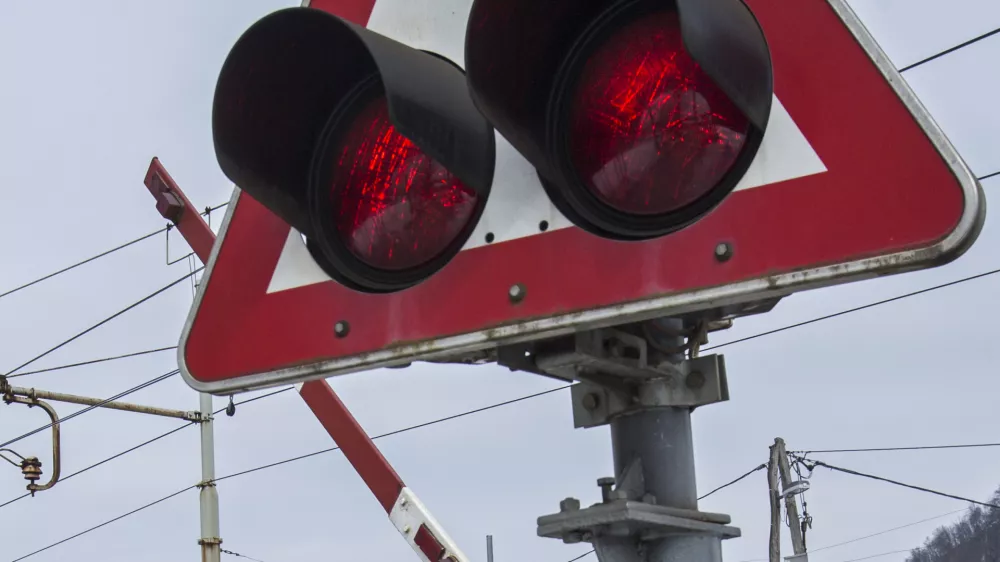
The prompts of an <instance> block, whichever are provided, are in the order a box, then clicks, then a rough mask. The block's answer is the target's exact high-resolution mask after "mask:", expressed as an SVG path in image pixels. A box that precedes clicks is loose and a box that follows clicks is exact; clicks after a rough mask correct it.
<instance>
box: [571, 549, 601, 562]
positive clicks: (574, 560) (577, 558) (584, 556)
mask: <svg viewBox="0 0 1000 562" xmlns="http://www.w3.org/2000/svg"><path fill="white" fill-rule="evenodd" d="M595 552H597V551H596V550H591V551H589V552H584V553H583V554H581V555H580V556H577V557H576V558H570V559H569V560H567V561H566V562H576V561H577V560H580V559H581V558H586V557H587V556H590V555H591V554H594V553H595Z"/></svg>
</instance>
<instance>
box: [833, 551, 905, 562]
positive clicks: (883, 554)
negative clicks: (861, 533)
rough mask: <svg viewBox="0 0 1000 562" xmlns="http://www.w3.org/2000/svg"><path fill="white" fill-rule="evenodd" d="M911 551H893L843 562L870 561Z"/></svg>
mask: <svg viewBox="0 0 1000 562" xmlns="http://www.w3.org/2000/svg"><path fill="white" fill-rule="evenodd" d="M911 550H912V549H909V548H907V549H905V550H893V551H891V552H881V553H879V554H872V555H871V556H865V557H863V558H851V559H850V560H844V561H843V562H861V561H862V560H871V559H872V558H881V557H882V556H889V555H890V554H902V553H904V552H910V551H911Z"/></svg>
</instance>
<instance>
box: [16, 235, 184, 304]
mask: <svg viewBox="0 0 1000 562" xmlns="http://www.w3.org/2000/svg"><path fill="white" fill-rule="evenodd" d="M166 231H167V229H166V228H165V227H164V228H161V229H159V230H155V231H153V232H150V233H149V234H145V235H143V236H140V237H138V238H136V239H135V240H129V241H128V242H126V243H124V244H122V245H120V246H115V247H114V248H111V249H110V250H104V251H103V252H101V253H99V254H97V255H96V256H91V257H89V258H87V259H85V260H83V261H78V262H76V263H74V264H73V265H68V266H66V267H64V268H62V269H60V270H59V271H53V272H52V273H49V274H48V275H43V276H42V277H39V278H38V279H35V280H34V281H29V282H27V283H25V284H23V285H20V286H17V287H14V288H13V289H10V290H8V291H6V292H3V293H0V299H2V298H3V297H6V296H7V295H12V294H14V293H16V292H18V291H20V290H22V289H27V288H28V287H31V286H32V285H37V284H38V283H41V282H42V281H46V280H48V279H52V278H53V277H55V276H56V275H61V274H63V273H66V272H67V271H70V270H73V269H76V268H78V267H80V266H81V265H86V264H88V263H90V262H92V261H94V260H97V259H100V258H103V257H104V256H107V255H110V254H113V253H115V252H117V251H118V250H124V249H125V248H128V247H129V246H132V245H134V244H138V243H139V242H142V241H143V240H148V239H150V238H152V237H154V236H156V235H157V234H161V233H163V232H166Z"/></svg>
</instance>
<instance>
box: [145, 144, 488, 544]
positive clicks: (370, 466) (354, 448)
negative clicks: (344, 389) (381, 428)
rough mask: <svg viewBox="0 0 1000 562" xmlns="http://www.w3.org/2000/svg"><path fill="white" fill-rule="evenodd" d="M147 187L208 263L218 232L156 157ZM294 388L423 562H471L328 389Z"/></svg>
mask: <svg viewBox="0 0 1000 562" xmlns="http://www.w3.org/2000/svg"><path fill="white" fill-rule="evenodd" d="M145 184H146V187H147V188H148V189H149V191H150V193H152V195H153V197H154V198H155V199H156V208H157V210H158V211H160V215H162V216H163V218H165V219H167V220H169V221H170V222H171V223H173V224H174V225H175V226H176V227H177V230H178V231H179V232H180V233H181V236H183V237H184V239H185V240H187V242H188V244H189V245H190V246H191V249H192V250H193V251H194V253H195V255H196V256H198V258H199V259H200V260H201V261H202V263H206V264H207V263H208V256H209V255H210V254H211V253H212V245H213V244H214V243H215V234H214V233H213V232H212V230H211V229H210V228H209V227H208V223H206V222H205V220H204V219H203V218H202V217H201V214H200V213H199V212H198V210H197V209H196V208H195V207H194V205H192V204H191V201H190V200H188V198H187V196H186V195H184V192H183V191H181V188H180V187H179V186H178V185H177V183H176V182H174V180H173V178H171V177H170V175H169V174H168V173H167V171H166V169H164V168H163V165H162V164H160V161H159V160H158V159H156V158H153V161H152V162H151V163H150V165H149V171H147V172H146V180H145ZM295 386H296V388H297V389H298V391H299V395H300V396H302V399H303V400H304V401H305V403H306V404H307V405H308V406H309V409H310V410H312V412H313V414H314V415H315V416H316V419H318V420H319V422H320V424H322V425H323V428H324V429H326V432H327V433H328V434H330V437H332V438H333V440H334V442H336V443H337V446H338V447H340V450H341V451H342V452H343V453H344V456H345V457H347V460H348V461H350V463H351V466H353V467H354V470H355V471H357V473H358V475H360V476H361V479H362V480H364V481H365V484H367V485H368V489H370V490H371V491H372V494H374V495H375V499H377V500H378V501H379V503H380V504H382V507H383V508H384V509H385V511H386V513H388V514H389V521H391V522H392V524H393V525H394V526H395V527H396V529H397V530H398V531H399V533H400V534H401V535H403V538H404V539H406V542H407V543H409V545H410V546H411V547H412V548H413V550H414V551H415V552H416V553H417V556H418V557H420V559H421V560H422V561H423V562H468V560H469V559H468V558H466V556H465V555H464V554H462V551H461V550H459V549H458V546H457V545H456V544H455V542H454V541H453V540H451V537H449V536H448V533H446V532H445V531H444V529H443V528H442V527H441V524H440V523H438V522H437V520H436V519H434V516H433V515H431V513H430V512H429V511H428V510H427V507H425V506H424V504H423V503H421V502H420V500H419V499H418V498H417V496H416V495H415V494H414V493H413V491H412V490H410V489H409V488H407V487H406V485H405V484H403V480H402V479H400V477H399V475H398V474H396V471H395V470H393V468H392V465H390V464H389V461H387V460H386V459H385V457H384V456H382V453H381V452H380V451H379V450H378V447H376V446H375V443H373V442H372V440H371V437H368V434H367V433H365V430H364V429H362V427H361V425H360V424H358V421H357V420H356V419H354V416H353V415H352V414H351V412H350V410H348V409H347V406H345V405H344V403H343V402H341V400H340V398H339V397H338V396H337V393H335V392H334V391H333V389H332V388H330V385H329V384H327V383H326V381H310V382H306V383H300V384H297V385H295Z"/></svg>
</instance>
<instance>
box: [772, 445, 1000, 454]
mask: <svg viewBox="0 0 1000 562" xmlns="http://www.w3.org/2000/svg"><path fill="white" fill-rule="evenodd" d="M980 447H1000V443H967V444H963V445H919V446H913V447H871V448H866V449H816V450H811V451H789V453H795V454H800V455H811V454H814V453H817V454H818V453H875V452H882V451H930V450H934V449H975V448H980Z"/></svg>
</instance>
